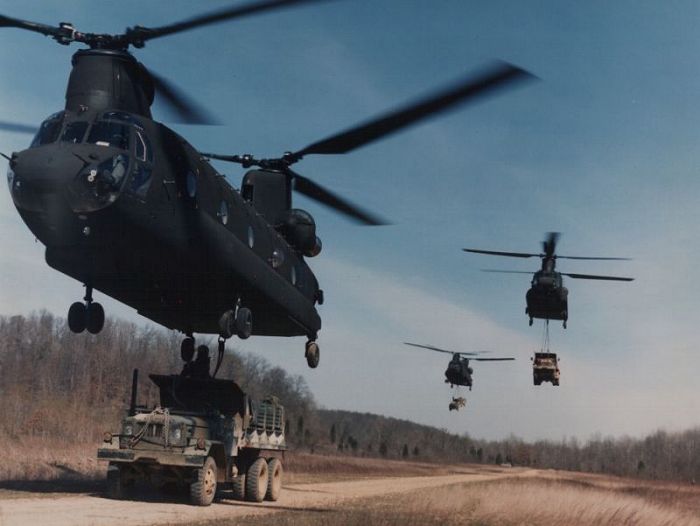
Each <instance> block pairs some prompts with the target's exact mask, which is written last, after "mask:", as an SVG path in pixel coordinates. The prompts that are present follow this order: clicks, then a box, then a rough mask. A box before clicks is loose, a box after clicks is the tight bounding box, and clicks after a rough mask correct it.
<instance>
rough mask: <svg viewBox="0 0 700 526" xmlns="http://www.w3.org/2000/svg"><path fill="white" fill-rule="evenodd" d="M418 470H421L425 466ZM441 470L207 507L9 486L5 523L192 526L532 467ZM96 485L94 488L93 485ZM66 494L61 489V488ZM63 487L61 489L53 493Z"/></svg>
mask: <svg viewBox="0 0 700 526" xmlns="http://www.w3.org/2000/svg"><path fill="white" fill-rule="evenodd" d="M418 469H421V468H420V467H419V468H418ZM434 469H435V471H436V474H433V475H422V476H410V475H408V476H406V475H404V476H394V477H389V478H386V477H384V478H378V477H373V476H369V477H367V476H364V477H362V478H356V479H355V480H347V476H343V477H341V478H343V479H344V480H340V481H335V482H315V483H305V484H299V483H293V484H285V486H284V491H283V493H282V497H281V498H280V500H279V501H277V502H275V503H267V502H265V503H262V504H256V503H243V502H240V501H234V500H228V499H226V498H225V494H224V498H223V499H221V500H219V501H218V502H215V503H214V504H213V505H212V506H209V507H207V508H198V507H194V506H190V505H188V504H185V503H179V502H177V501H174V500H172V499H169V498H167V497H164V496H162V495H160V494H156V493H154V494H150V493H148V494H146V495H144V496H142V497H143V499H142V500H129V501H113V500H109V499H106V498H104V497H103V496H102V495H101V489H102V484H101V483H100V482H97V481H95V482H92V483H91V482H84V483H82V484H77V483H76V484H74V486H73V487H68V488H66V487H61V486H60V485H59V486H58V487H55V488H52V487H51V485H49V484H42V485H36V484H34V485H25V486H23V487H22V486H18V487H16V488H14V489H13V488H6V489H5V490H3V492H4V495H3V498H2V500H0V525H1V526H25V525H27V526H29V525H35V524H51V525H56V526H63V525H65V526H68V525H91V524H100V525H120V526H122V525H123V524H124V523H125V521H126V522H127V523H129V522H135V523H138V524H183V523H184V524H187V523H193V522H202V521H213V520H220V519H228V518H235V517H243V516H250V515H260V514H266V513H271V512H275V511H293V510H297V511H302V512H309V511H311V512H316V513H320V512H323V511H328V510H331V509H334V508H337V507H339V506H342V505H344V504H346V503H348V502H350V501H353V500H357V499H374V498H377V497H381V496H387V495H399V494H402V493H406V492H411V491H416V490H425V489H429V488H438V487H442V486H448V485H454V484H461V483H473V482H484V481H489V480H496V479H499V478H504V477H512V476H526V475H527V473H528V470H518V469H515V470H514V469H493V468H488V467H486V468H484V467H474V468H466V467H465V468H459V469H455V470H453V471H459V472H457V473H455V472H453V473H452V474H445V469H444V468H434ZM91 485H92V490H90V486H91ZM62 489H63V490H64V492H60V491H61V490H62ZM55 490H58V491H59V493H54V492H53V491H55Z"/></svg>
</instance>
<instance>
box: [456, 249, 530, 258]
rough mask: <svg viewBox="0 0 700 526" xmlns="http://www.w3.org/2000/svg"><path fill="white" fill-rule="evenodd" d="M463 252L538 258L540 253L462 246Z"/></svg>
mask: <svg viewBox="0 0 700 526" xmlns="http://www.w3.org/2000/svg"><path fill="white" fill-rule="evenodd" d="M462 250H463V251H464V252H473V253H474V254H488V255H490V256H508V257H512V258H536V257H537V258H538V257H541V255H540V254H526V253H524V252H500V251H496V250H479V249H476V248H463V249H462Z"/></svg>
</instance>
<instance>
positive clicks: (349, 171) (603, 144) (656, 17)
mask: <svg viewBox="0 0 700 526" xmlns="http://www.w3.org/2000/svg"><path fill="white" fill-rule="evenodd" d="M227 5H229V2H225V1H224V2H198V3H197V4H196V7H195V6H194V4H193V3H191V2H184V1H174V2H161V1H153V2H136V1H123V2H119V3H114V2H100V1H90V2H87V1H86V2H82V1H73V2H70V3H65V2H58V1H42V2H39V1H23V2H21V3H20V2H7V1H0V13H3V14H7V15H10V16H15V17H18V18H25V19H29V20H34V21H39V22H44V23H49V24H54V23H57V22H59V21H63V20H68V21H71V22H73V24H74V25H75V26H76V27H77V28H78V29H80V30H82V31H90V32H120V31H122V30H123V29H124V28H125V27H127V26H130V25H135V24H141V25H145V26H158V25H162V24H166V23H170V22H173V21H178V20H180V19H182V18H186V17H189V16H191V15H193V14H198V13H200V12H204V11H208V10H214V9H217V8H219V7H222V6H227ZM698 11H700V6H699V5H697V4H696V3H695V2H690V1H688V2H681V1H677V2H664V3H657V2H632V1H628V2H615V3H611V2H603V1H599V2H595V1H594V2H585V3H584V2H570V3H563V2H556V1H539V2H535V1H532V2H497V1H488V2H487V1H484V2H463V1H460V0H454V1H449V0H443V1H439V2H428V1H418V0H415V1H401V2H399V1H395V0H393V1H392V0H337V1H332V2H326V3H321V4H318V5H311V6H305V7H301V8H296V9H288V10H285V11H281V12H278V13H273V14H266V15H261V16H257V17H253V18H249V19H246V20H241V21H238V22H236V23H229V24H221V25H216V26H211V27H209V28H206V29H199V30H194V31H191V32H187V33H183V34H180V35H177V36H172V37H169V38H163V39H159V40H154V41H152V42H150V43H149V44H148V45H147V46H146V48H145V49H142V50H137V51H136V55H137V57H138V58H139V59H140V60H141V61H142V62H144V63H145V64H146V65H147V66H148V67H149V68H153V69H154V70H155V71H157V72H158V73H160V74H161V75H164V76H166V77H168V78H169V79H171V80H172V81H174V82H175V83H176V84H177V85H178V86H179V87H181V88H182V89H183V90H185V91H186V92H187V93H189V94H190V95H192V96H193V97H195V98H196V99H197V100H198V101H200V102H201V103H202V104H204V105H205V106H207V107H208V108H209V109H211V110H212V111H215V112H217V113H218V114H219V116H220V119H221V121H222V122H224V123H225V125H224V126H221V127H195V126H173V127H174V128H175V129H176V130H177V131H178V132H180V133H181V134H182V135H184V136H185V137H186V138H188V140H190V142H191V143H192V144H193V145H194V146H195V147H197V148H200V149H201V150H203V151H218V152H221V153H253V154H255V155H257V156H275V155H279V154H280V153H282V152H284V151H285V150H295V149H298V148H301V147H303V146H305V145H306V144H308V143H310V142H312V141H315V140H317V139H319V138H322V137H324V136H326V135H328V134H330V133H333V132H336V131H338V130H341V129H344V128H346V127H348V126H350V125H352V124H355V123H357V122H358V121H362V120H364V119H366V118H367V117H370V116H372V115H374V114H376V113H379V112H382V111H384V110H386V109H388V108H391V107H393V106H395V105H397V104H400V103H403V102H405V101H407V100H409V99H411V98H412V97H415V96H416V95H421V94H422V93H424V92H426V91H429V90H430V89H431V88H433V87H435V86H438V85H441V84H443V83H445V82H449V81H452V80H454V79H456V78H459V77H461V76H463V75H464V74H466V73H468V72H470V71H473V70H475V69H478V68H479V67H480V66H483V65H484V64H487V63H488V62H489V61H491V60H493V59H502V60H506V61H509V62H512V63H514V64H517V65H519V66H521V67H523V68H525V69H528V70H529V71H531V72H532V73H534V74H535V75H537V76H538V77H540V78H541V81H540V82H535V83H530V84H527V85H524V86H520V87H518V88H516V89H514V90H510V91H505V92H503V93H501V94H500V95H499V96H497V97H494V98H492V99H489V100H487V101H483V102H481V103H479V104H477V105H474V106H469V107H465V108H462V109H460V110H459V111H456V112H454V113H451V114H449V115H447V116H443V117H438V118H436V119H434V120H431V121H429V122H427V123H425V124H422V125H419V126H416V127H414V128H411V129H410V130H407V131H405V132H402V133H400V134H397V135H395V136H392V137H390V138H387V139H385V140H382V141H380V142H377V143H375V144H372V145H369V146H366V147H364V148H362V149H360V150H357V151H355V152H353V153H351V154H347V155H345V156H334V157H325V158H323V157H321V156H318V157H316V158H312V157H309V158H307V159H305V160H304V161H303V162H302V163H300V164H299V165H297V166H298V169H299V171H300V172H301V173H303V174H304V175H307V176H308V177H311V178H313V179H314V180H316V181H318V182H320V183H322V184H325V185H328V186H329V187H331V188H333V189H334V190H336V191H338V192H339V193H341V194H342V195H344V196H346V197H347V198H349V199H351V200H353V201H355V202H357V203H360V204H362V205H364V206H366V207H367V208H369V209H371V210H374V211H376V212H379V213H381V214H382V215H383V216H385V217H387V218H389V219H390V220H392V221H393V222H394V224H393V225H392V226H388V227H381V228H366V227H359V226H356V225H355V224H353V223H350V222H347V221H345V220H344V219H342V218H341V217H338V216H335V215H333V214H331V213H329V212H327V211H326V210H325V209H323V208H321V207H319V206H317V205H316V204H313V203H310V202H309V201H307V200H304V199H303V198H298V199H297V200H296V201H295V203H296V206H298V207H301V208H305V209H308V210H309V211H311V212H312V213H313V214H314V216H315V217H316V220H317V223H318V224H319V234H320V236H321V238H322V239H323V243H324V251H323V253H322V254H321V255H320V256H319V257H318V258H316V259H315V260H311V265H312V268H313V269H314V270H315V271H316V272H317V275H318V277H319V281H320V282H321V285H322V287H323V288H324V290H325V292H326V299H327V301H326V304H325V305H324V306H322V307H321V308H320V312H321V315H322V317H323V322H324V327H323V329H322V332H321V335H320V339H319V343H320V344H321V353H322V358H321V366H320V367H319V369H317V370H315V371H309V370H308V369H307V368H306V365H305V362H304V360H303V343H304V340H303V339H301V338H296V339H288V340H286V339H266V338H251V339H250V340H247V341H245V342H240V343H239V344H238V343H237V344H236V346H237V347H238V348H240V349H241V350H244V351H250V352H255V353H260V354H261V355H264V356H265V357H266V358H268V359H269V360H270V361H272V362H273V363H275V364H279V365H282V366H284V367H286V368H288V369H289V370H291V371H293V372H298V373H300V374H302V375H304V377H305V378H306V379H307V381H308V382H309V384H310V385H311V387H312V389H313V390H314V393H315V394H316V396H317V399H318V401H319V403H320V404H322V405H325V406H327V407H339V408H344V409H356V410H360V411H372V412H379V413H384V414H389V415H393V416H398V417H402V418H411V419H413V420H417V421H420V422H424V423H428V424H432V425H436V426H438V427H444V428H447V429H450V430H451V431H455V432H468V433H470V434H472V435H474V436H484V437H502V436H506V435H508V434H509V433H511V432H512V433H515V434H517V435H521V436H524V437H527V438H540V437H544V438H555V439H556V438H561V437H563V436H572V435H574V436H578V437H581V438H586V437H588V436H590V435H591V434H593V433H597V432H600V433H602V434H612V435H623V434H632V435H640V434H642V433H646V432H650V431H653V430H655V429H657V428H660V427H665V428H670V429H682V428H686V427H690V426H694V425H698V418H697V414H698V410H699V409H700V396H699V395H700V387H698V383H697V378H696V376H695V375H694V374H693V371H697V370H700V355H699V354H698V352H697V350H696V344H695V342H696V339H697V338H696V331H695V329H696V325H697V322H696V320H697V314H698V309H697V305H698V298H700V286H699V285H698V281H697V280H696V279H695V273H694V271H695V266H696V265H695V262H696V261H698V259H699V258H700V250H699V249H698V247H699V246H700V244H699V243H698V241H700V239H698V238H699V237H700V235H699V234H698V231H697V228H696V227H695V225H696V224H698V219H700V217H699V216H700V212H699V211H698V207H697V206H696V201H697V196H698V195H700V182H698V178H697V177H696V173H697V170H698V166H700V153H699V152H698V148H697V144H698V142H699V139H700V137H699V135H700V131H699V128H698V122H700V110H699V109H698V104H697V101H698V97H697V93H698V91H699V89H700V68H698V59H697V57H698V54H699V53H698V52H699V51H700V35H698V33H697V31H696V28H695V21H696V20H697V18H698V15H699V14H700V13H699V12H698ZM0 44H1V45H0V64H2V66H3V75H2V76H0V119H2V120H16V121H20V122H28V123H39V122H40V121H41V120H42V119H43V118H45V117H46V116H47V115H49V114H50V113H52V112H54V111H56V110H58V109H60V108H62V107H63V97H64V94H65V85H66V81H67V77H68V73H69V67H70V57H71V55H72V53H73V52H75V50H76V49H78V48H79V46H76V45H74V46H71V47H69V48H67V47H63V46H59V45H57V44H55V43H53V42H52V41H51V40H49V39H46V38H44V37H41V36H40V35H36V34H31V33H28V32H21V31H18V30H12V29H5V30H3V31H2V32H0ZM155 115H156V118H162V119H163V120H165V121H166V122H167V119H165V115H164V114H163V113H162V112H160V111H159V108H158V106H157V105H156V108H155ZM27 142H28V139H27V137H23V136H19V135H12V134H8V133H3V132H0V151H3V152H6V153H7V152H9V151H12V150H19V149H22V148H23V147H25V145H26V144H27ZM218 168H219V169H220V170H221V171H222V172H223V173H226V174H227V175H228V176H229V180H230V181H231V183H232V184H234V185H235V186H237V185H238V184H239V182H240V177H241V175H242V173H243V172H242V170H240V169H238V168H237V167H235V166H232V165H218ZM0 205H2V206H0V231H1V232H2V237H3V239H4V240H5V241H4V243H5V244H6V245H5V249H4V250H3V251H2V253H1V254H0V266H1V268H3V273H2V275H0V313H3V314H12V313H17V312H22V313H28V312H30V311H31V310H37V309H41V308H48V309H50V310H52V311H54V312H56V313H58V314H61V315H63V313H64V312H65V310H66V309H67V307H68V305H69V304H70V303H71V302H72V301H74V300H76V299H78V298H79V297H80V296H81V295H82V294H81V292H82V291H81V287H80V285H79V284H78V283H76V282H73V281H72V280H70V279H69V278H67V277H65V276H62V275H60V274H58V273H56V272H55V271H53V270H51V269H49V268H48V266H47V265H46V264H45V263H44V261H43V251H42V247H41V246H40V244H38V243H35V242H34V240H33V238H32V236H31V234H30V232H29V231H28V229H27V228H26V227H25V226H24V225H23V223H22V221H21V219H20V218H19V216H18V214H17V213H16V211H15V210H14V207H13V206H12V204H11V200H10V199H9V196H8V193H7V191H2V192H0ZM550 230H555V231H560V232H562V234H563V235H562V238H561V241H560V245H559V251H560V253H562V254H570V255H593V256H595V255H602V256H628V257H633V258H634V261H631V262H579V261H562V262H561V265H560V267H561V270H563V271H568V272H583V273H600V274H606V273H607V274H617V275H630V276H634V277H635V278H637V279H636V281H634V282H632V283H630V284H624V283H612V284H606V283H598V282H587V281H581V280H568V281H567V286H568V287H569V289H570V300H569V301H570V305H569V310H570V316H571V318H570V323H569V328H568V329H567V330H566V331H563V330H562V329H561V328H560V327H559V326H558V325H556V324H553V326H552V349H553V350H555V351H557V352H559V353H560V355H561V359H562V361H561V367H562V374H563V377H562V385H561V386H560V387H559V388H556V389H554V388H551V387H549V386H546V387H540V388H535V387H534V386H532V381H531V371H530V362H529V356H530V355H531V353H532V352H533V351H534V350H536V349H537V348H538V347H539V345H540V340H541V336H542V331H541V324H536V325H535V326H534V327H528V326H527V318H526V316H525V314H524V307H525V298H524V296H525V291H526V289H527V286H528V284H529V277H528V276H526V275H512V276H510V275H494V274H484V273H480V272H479V271H478V269H480V268H484V267H491V268H508V269H518V270H533V271H534V270H536V268H537V261H532V260H523V261H520V260H508V259H503V260H500V259H496V258H488V257H486V256H477V255H470V254H465V253H462V252H461V250H460V249H461V248H462V247H464V246H475V247H481V248H487V249H488V248H491V249H501V250H513V251H527V252H530V251H533V252H534V251H537V250H539V247H540V242H541V240H542V239H543V237H544V233H545V232H547V231H550ZM100 301H101V302H102V303H103V304H104V305H105V307H106V310H107V311H108V313H113V314H116V315H119V316H122V317H125V318H128V319H133V320H135V321H137V322H138V323H145V320H144V319H143V318H140V317H139V316H138V315H136V314H135V313H134V311H133V310H131V309H129V308H127V307H124V306H121V305H119V304H117V303H115V302H113V301H110V300H109V299H107V298H104V297H100ZM402 341H417V342H422V343H432V344H434V345H437V346H440V347H446V348H454V349H455V350H471V349H491V350H493V351H494V352H498V353H500V354H505V355H513V356H516V357H517V361H516V362H513V363H507V364H485V363H484V364H477V365H476V366H475V369H476V385H475V389H474V391H473V392H472V393H471V394H470V395H468V399H469V401H468V405H467V409H466V411H463V412H460V413H458V414H455V413H454V412H453V413H448V411H447V407H446V406H447V402H448V401H449V397H450V390H449V388H448V387H447V386H445V385H444V384H443V383H442V371H443V370H444V368H445V365H446V363H445V362H446V360H444V359H443V357H442V356H440V355H432V354H430V353H428V352H427V351H426V352H421V351H419V350H418V349H412V348H408V347H404V346H403V345H401V343H400V342H402ZM173 352H176V350H173Z"/></svg>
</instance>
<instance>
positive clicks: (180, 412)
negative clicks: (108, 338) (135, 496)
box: [97, 374, 287, 506]
mask: <svg viewBox="0 0 700 526" xmlns="http://www.w3.org/2000/svg"><path fill="white" fill-rule="evenodd" d="M150 379H151V380H152V381H153V382H154V383H155V384H156V385H157V386H158V388H159V391H160V404H159V405H157V406H156V407H153V408H147V407H143V406H137V405H136V403H135V399H136V393H135V387H134V388H133V389H132V403H131V407H130V409H129V411H128V412H127V415H126V416H125V417H124V419H123V420H122V422H121V427H120V429H119V431H118V432H116V433H112V432H107V433H105V435H104V438H103V443H102V445H101V447H100V448H99V449H98V451H97V458H98V460H103V461H107V462H108V463H109V464H108V468H107V488H108V494H109V496H111V497H113V498H123V497H124V496H125V495H126V494H127V493H128V492H129V491H130V489H131V488H133V487H134V485H135V483H136V482H140V481H145V482H149V483H151V484H153V485H155V486H163V485H165V484H168V483H174V484H176V485H177V486H178V487H189V492H190V500H191V502H192V504H195V505H200V506H207V505H209V504H211V503H212V501H213V499H214V497H215V495H216V494H217V490H218V491H219V492H220V491H221V490H223V489H226V488H228V489H230V490H232V491H233V496H234V498H238V499H241V500H242V499H245V500H249V501H254V502H261V501H262V500H264V499H267V500H277V498H278V497H279V494H280V491H281V486H282V461H283V460H284V452H285V450H286V449H287V447H286V441H285V436H284V408H283V406H282V405H281V404H280V403H279V401H278V400H277V398H275V397H268V398H265V399H264V400H261V401H260V402H259V403H257V404H256V403H254V402H253V401H252V400H251V399H250V398H249V397H248V396H247V395H246V394H245V393H244V392H243V391H242V390H241V388H240V387H239V386H238V385H237V384H236V383H235V382H233V381H232V380H219V379H213V378H190V377H184V376H181V375H156V374H152V375H150ZM135 385H136V375H135V381H134V386H135Z"/></svg>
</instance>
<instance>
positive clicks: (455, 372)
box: [404, 342, 515, 391]
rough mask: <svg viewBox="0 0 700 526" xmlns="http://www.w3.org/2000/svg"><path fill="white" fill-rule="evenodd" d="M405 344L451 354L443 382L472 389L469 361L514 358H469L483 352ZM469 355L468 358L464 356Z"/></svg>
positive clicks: (500, 360)
mask: <svg viewBox="0 0 700 526" xmlns="http://www.w3.org/2000/svg"><path fill="white" fill-rule="evenodd" d="M404 344H405V345H410V346H412V347H420V348H422V349H429V350H431V351H436V352H442V353H447V354H451V355H452V359H451V360H450V362H449V363H448V364H447V369H445V383H446V384H450V387H454V386H455V385H463V386H465V387H469V390H470V391H471V390H472V385H473V383H474V382H473V379H472V375H473V373H474V370H473V369H472V368H471V367H469V361H470V360H474V361H476V362H503V361H509V360H515V358H471V356H477V355H479V354H483V353H482V352H478V351H477V352H454V351H447V350H445V349H438V348H437V347H433V346H431V345H420V344H418V343H408V342H404ZM467 356H469V357H470V358H466V357H467Z"/></svg>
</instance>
